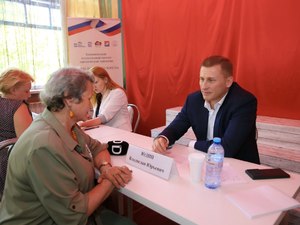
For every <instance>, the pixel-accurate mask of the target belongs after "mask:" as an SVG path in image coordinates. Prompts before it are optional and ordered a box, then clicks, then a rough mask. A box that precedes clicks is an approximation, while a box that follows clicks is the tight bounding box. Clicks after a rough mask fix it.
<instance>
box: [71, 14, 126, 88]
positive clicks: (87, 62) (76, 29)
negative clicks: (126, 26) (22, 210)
mask: <svg viewBox="0 0 300 225" xmlns="http://www.w3.org/2000/svg"><path fill="white" fill-rule="evenodd" d="M67 26H68V53H69V65H70V66H75V67H80V68H82V69H84V70H87V69H89V68H91V67H93V66H100V67H103V68H105V69H106V70H107V72H108V73H109V75H110V76H111V78H112V79H113V80H114V81H115V82H117V83H118V84H119V85H121V86H123V66H122V65H123V58H122V38H121V22H120V19H112V18H101V19H95V18H68V20H67Z"/></svg>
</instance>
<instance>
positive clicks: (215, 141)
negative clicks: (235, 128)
mask: <svg viewBox="0 0 300 225" xmlns="http://www.w3.org/2000/svg"><path fill="white" fill-rule="evenodd" d="M213 142H214V143H216V144H220V143H221V138H219V137H214V139H213Z"/></svg>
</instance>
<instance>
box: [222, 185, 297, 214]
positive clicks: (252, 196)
mask: <svg viewBox="0 0 300 225" xmlns="http://www.w3.org/2000/svg"><path fill="white" fill-rule="evenodd" d="M226 198H227V199H229V200H230V201H231V202H232V203H233V204H234V205H235V206H237V207H238V208H239V209H240V210H242V212H243V213H244V214H246V216H247V217H249V218H251V219H252V218H255V217H258V216H262V215H266V214H269V213H274V212H280V211H285V210H289V209H293V208H297V207H300V203H299V202H298V201H296V200H295V199H293V198H291V197H289V196H287V195H285V194H284V193H282V192H280V191H279V190H277V189H275V188H273V187H271V186H268V185H263V186H259V187H255V188H251V189H247V190H243V191H239V192H234V193H230V194H227V195H226Z"/></svg>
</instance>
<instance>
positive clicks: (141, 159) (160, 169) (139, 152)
mask: <svg viewBox="0 0 300 225" xmlns="http://www.w3.org/2000/svg"><path fill="white" fill-rule="evenodd" d="M126 163H128V164H130V165H132V166H134V167H136V168H139V169H141V170H144V171H146V172H148V173H151V174H153V175H156V176H158V177H161V178H163V179H165V180H168V179H169V178H170V175H171V174H176V175H178V171H177V168H176V164H175V162H174V159H172V158H170V157H167V156H164V155H162V154H158V153H156V152H153V151H149V150H145V149H143V148H140V147H138V146H134V145H129V149H128V152H127V155H126Z"/></svg>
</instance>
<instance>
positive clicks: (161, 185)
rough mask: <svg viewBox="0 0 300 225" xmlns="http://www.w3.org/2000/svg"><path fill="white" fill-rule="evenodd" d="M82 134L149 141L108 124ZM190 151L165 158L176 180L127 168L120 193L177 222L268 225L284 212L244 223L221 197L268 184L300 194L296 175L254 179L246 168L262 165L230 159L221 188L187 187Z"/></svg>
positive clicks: (178, 149)
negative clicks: (130, 173) (130, 174)
mask: <svg viewBox="0 0 300 225" xmlns="http://www.w3.org/2000/svg"><path fill="white" fill-rule="evenodd" d="M86 132H87V133H88V134H89V135H91V136H92V137H93V138H95V139H98V140H100V141H101V142H107V141H111V140H124V141H127V142H128V143H129V144H133V145H136V146H139V147H142V148H144V149H148V150H149V151H151V146H152V141H153V138H150V137H147V136H143V135H139V134H135V133H131V132H127V131H123V130H120V129H116V128H111V127H107V126H100V127H99V128H96V129H92V130H88V131H86ZM193 151H195V150H193V149H191V148H189V147H186V146H182V145H174V147H173V148H172V149H171V151H170V154H169V155H168V156H170V157H172V158H173V159H174V160H175V162H176V166H177V169H178V172H179V176H177V177H176V176H175V177H171V178H170V179H169V180H168V181H167V180H164V179H162V178H159V177H156V176H154V175H152V174H149V173H146V172H144V171H142V170H140V169H137V168H135V167H133V166H131V165H127V166H128V167H129V168H130V169H132V171H133V179H132V181H131V182H130V183H129V184H128V185H127V186H126V187H125V188H122V189H121V190H120V192H121V193H123V194H125V195H126V196H128V197H130V198H132V199H134V200H135V201H137V202H140V203H141V204H143V205H145V206H147V207H149V208H151V209H152V210H154V211H156V212H158V213H160V214H162V215H164V216H166V217H168V218H169V219H171V220H173V221H175V222H177V223H179V224H185V225H187V224H204V225H206V224H209V225H214V224H215V225H219V224H222V225H232V224H243V225H248V224H249V225H250V224H255V225H268V224H278V223H279V222H280V221H281V219H282V217H283V215H284V214H283V213H280V212H279V213H272V214H268V215H264V216H260V217H257V218H254V219H249V218H248V217H246V216H245V214H243V213H242V211H241V210H240V209H238V208H237V207H236V206H235V205H233V204H232V203H231V202H230V201H229V200H228V199H227V198H226V197H225V195H226V194H228V193H231V192H234V191H239V190H245V189H248V188H252V187H258V186H261V185H270V186H272V187H274V188H276V189H278V190H280V191H282V192H283V193H285V194H286V195H288V196H290V197H294V196H296V194H297V192H298V191H299V185H300V175H299V174H294V173H289V174H290V175H291V178H289V179H270V180H256V181H254V180H251V179H250V178H249V177H248V176H247V175H246V174H245V172H244V171H245V169H252V168H264V167H265V166H260V165H256V164H252V163H248V162H244V161H240V160H236V159H232V158H225V161H224V168H227V170H228V171H231V170H233V172H234V174H233V175H232V174H231V177H230V179H228V180H227V181H225V182H223V183H222V185H221V187H220V188H218V189H215V190H211V189H208V188H206V187H205V186H204V184H203V182H200V183H192V182H191V181H190V178H189V165H188V159H187V156H188V153H189V152H193ZM112 163H113V164H114V165H124V164H126V162H125V156H113V157H112ZM147 219H149V218H147Z"/></svg>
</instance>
